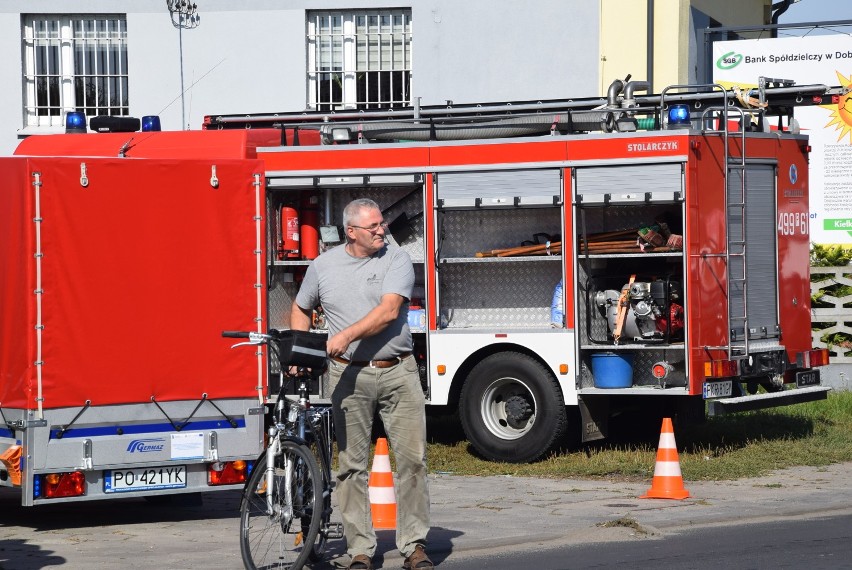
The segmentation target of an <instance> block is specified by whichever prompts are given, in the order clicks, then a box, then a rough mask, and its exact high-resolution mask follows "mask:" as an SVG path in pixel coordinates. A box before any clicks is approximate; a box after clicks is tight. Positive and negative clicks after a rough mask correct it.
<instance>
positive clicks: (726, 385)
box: [704, 380, 734, 400]
mask: <svg viewBox="0 0 852 570" xmlns="http://www.w3.org/2000/svg"><path fill="white" fill-rule="evenodd" d="M733 386H734V383H733V382H732V381H731V380H726V381H724V382H705V383H704V399H705V400H708V399H710V398H724V397H726V396H730V395H731V391H732V390H733Z"/></svg>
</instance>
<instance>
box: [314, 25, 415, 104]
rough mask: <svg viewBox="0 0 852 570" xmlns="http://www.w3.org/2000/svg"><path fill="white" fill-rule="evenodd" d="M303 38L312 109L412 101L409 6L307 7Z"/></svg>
mask: <svg viewBox="0 0 852 570" xmlns="http://www.w3.org/2000/svg"><path fill="white" fill-rule="evenodd" d="M307 41H308V105H309V106H310V107H311V108H313V109H316V110H318V111H332V110H335V109H374V108H378V107H383V108H387V107H401V106H407V105H410V104H411V10H408V9H388V10H347V11H331V12H330V11H322V12H319V11H312V12H308V16H307Z"/></svg>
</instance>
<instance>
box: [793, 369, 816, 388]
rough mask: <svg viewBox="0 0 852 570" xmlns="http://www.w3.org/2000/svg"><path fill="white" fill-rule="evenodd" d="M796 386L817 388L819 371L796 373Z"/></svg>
mask: <svg viewBox="0 0 852 570" xmlns="http://www.w3.org/2000/svg"><path fill="white" fill-rule="evenodd" d="M796 386H799V387H800V388H801V387H802V386H819V370H805V371H804V372H796Z"/></svg>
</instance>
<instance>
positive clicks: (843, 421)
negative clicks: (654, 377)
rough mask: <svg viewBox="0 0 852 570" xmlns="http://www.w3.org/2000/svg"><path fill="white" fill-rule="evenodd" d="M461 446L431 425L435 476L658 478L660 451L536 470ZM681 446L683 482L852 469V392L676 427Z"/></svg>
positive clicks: (607, 444)
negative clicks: (849, 464) (800, 469)
mask: <svg viewBox="0 0 852 570" xmlns="http://www.w3.org/2000/svg"><path fill="white" fill-rule="evenodd" d="M463 438H464V435H463V434H462V433H461V428H460V427H457V426H456V427H454V424H453V422H452V421H450V420H447V419H442V420H430V443H429V446H428V458H429V470H430V472H449V473H453V474H456V475H479V476H485V475H510V476H518V477H521V476H524V477H549V478H608V479H621V480H638V479H643V480H644V479H648V478H650V477H651V476H653V473H654V465H655V462H656V448H657V443H658V440H657V439H653V441H648V440H645V441H629V440H619V439H617V438H616V439H612V440H610V441H604V442H602V443H595V444H592V445H588V446H586V447H583V448H581V449H579V450H577V449H575V450H563V451H559V452H556V453H552V454H551V455H549V456H548V457H546V458H544V459H543V460H541V461H538V462H536V463H531V464H514V463H497V462H490V461H485V460H483V459H480V458H479V457H477V456H476V455H475V453H474V452H473V450H472V448H471V447H470V445H469V444H468V443H467V441H466V440H464V439H463ZM675 438H676V440H677V444H678V455H679V458H680V465H681V471H682V472H683V477H684V479H686V480H690V481H722V480H732V479H740V478H746V477H759V476H761V475H765V474H767V473H769V472H771V471H773V470H776V469H783V468H786V467H796V466H815V467H818V466H824V465H829V464H832V463H839V462H845V461H852V392H840V393H831V394H829V397H828V399H827V400H822V401H818V402H808V403H804V404H796V405H794V406H786V407H782V408H774V409H771V410H761V411H755V412H743V413H740V414H733V415H730V416H723V417H717V418H708V419H707V421H706V422H705V423H704V424H701V425H694V426H686V427H679V426H675Z"/></svg>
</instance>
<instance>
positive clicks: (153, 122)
mask: <svg viewBox="0 0 852 570" xmlns="http://www.w3.org/2000/svg"><path fill="white" fill-rule="evenodd" d="M159 130H162V129H161V128H160V117H158V116H157V115H145V116H144V117H142V132H143V133H147V132H151V131H159Z"/></svg>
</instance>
